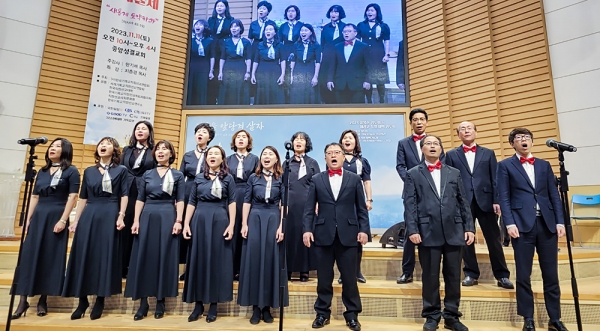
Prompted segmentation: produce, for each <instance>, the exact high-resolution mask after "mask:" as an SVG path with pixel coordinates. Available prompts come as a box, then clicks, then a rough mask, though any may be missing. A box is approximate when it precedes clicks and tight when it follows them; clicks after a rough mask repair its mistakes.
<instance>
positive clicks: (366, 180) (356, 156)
mask: <svg viewBox="0 0 600 331" xmlns="http://www.w3.org/2000/svg"><path fill="white" fill-rule="evenodd" d="M339 143H340V144H341V145H342V147H343V148H344V154H346V157H345V159H344V169H345V170H348V171H351V172H353V173H355V174H357V175H359V176H360V178H361V179H362V181H363V185H364V187H365V195H366V200H367V201H366V203H367V210H371V209H373V193H372V191H371V165H370V164H369V161H368V160H367V159H366V158H364V157H363V156H362V154H361V153H362V150H361V148H360V142H359V140H358V133H356V131H354V130H346V131H344V132H342V135H341V136H340V141H339ZM367 235H368V236H369V241H371V233H370V232H369V233H367ZM358 246H359V247H358V258H357V260H356V261H357V262H358V266H357V268H356V279H357V280H358V281H359V282H361V283H366V282H367V280H366V278H365V276H363V274H362V272H361V270H360V262H361V260H362V252H363V248H362V245H361V244H358ZM338 282H339V283H341V282H342V278H340V279H338Z"/></svg>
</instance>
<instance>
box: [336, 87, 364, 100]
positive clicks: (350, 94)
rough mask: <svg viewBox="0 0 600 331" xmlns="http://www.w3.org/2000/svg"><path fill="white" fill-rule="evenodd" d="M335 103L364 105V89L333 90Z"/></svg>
mask: <svg viewBox="0 0 600 331" xmlns="http://www.w3.org/2000/svg"><path fill="white" fill-rule="evenodd" d="M334 91H335V96H336V99H337V103H365V94H364V89H362V90H356V91H355V90H351V89H349V88H348V87H346V88H344V89H343V90H334Z"/></svg>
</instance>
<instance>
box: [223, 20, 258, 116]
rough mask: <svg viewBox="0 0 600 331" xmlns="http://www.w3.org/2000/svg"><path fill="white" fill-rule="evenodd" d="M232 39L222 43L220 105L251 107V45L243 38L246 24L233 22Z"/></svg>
mask: <svg viewBox="0 0 600 331" xmlns="http://www.w3.org/2000/svg"><path fill="white" fill-rule="evenodd" d="M230 32H231V37H230V38H227V39H224V40H223V42H222V43H221V51H220V54H221V58H220V60H219V62H220V63H219V75H218V80H219V81H220V82H222V85H221V88H220V89H219V93H220V96H219V104H222V105H249V104H250V94H249V93H250V91H249V80H250V70H251V66H252V59H251V53H252V49H251V47H252V46H251V43H250V41H249V40H248V39H246V38H243V37H242V34H243V33H244V24H242V21H240V20H238V19H235V20H233V21H232V22H231V28H230Z"/></svg>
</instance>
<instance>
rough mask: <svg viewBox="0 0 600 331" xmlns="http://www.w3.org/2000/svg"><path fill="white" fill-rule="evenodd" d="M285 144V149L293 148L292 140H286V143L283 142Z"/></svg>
mask: <svg viewBox="0 0 600 331" xmlns="http://www.w3.org/2000/svg"><path fill="white" fill-rule="evenodd" d="M283 144H284V146H285V149H287V150H288V151H291V150H292V142H291V141H289V140H288V141H286V142H285V143H283Z"/></svg>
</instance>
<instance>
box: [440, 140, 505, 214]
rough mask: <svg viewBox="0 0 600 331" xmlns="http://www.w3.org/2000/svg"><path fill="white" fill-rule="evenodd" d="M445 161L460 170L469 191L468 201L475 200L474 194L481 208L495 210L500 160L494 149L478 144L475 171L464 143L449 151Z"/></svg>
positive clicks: (487, 210)
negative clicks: (468, 160) (468, 159)
mask: <svg viewBox="0 0 600 331" xmlns="http://www.w3.org/2000/svg"><path fill="white" fill-rule="evenodd" d="M445 163H446V164H447V165H449V166H451V167H454V168H456V169H458V170H460V175H461V176H462V179H463V184H464V185H465V191H466V192H467V201H469V202H471V201H473V196H475V201H477V204H478V205H479V208H481V210H483V211H485V212H494V207H493V206H492V205H493V204H497V203H498V192H497V190H496V168H497V166H498V161H497V160H496V154H495V153H494V151H492V150H491V149H487V148H485V147H482V146H479V145H477V151H476V152H475V162H474V165H473V172H471V169H470V168H469V163H468V162H467V158H466V157H465V151H464V150H463V145H460V146H459V147H457V148H455V149H453V150H450V151H448V154H447V155H446V161H445Z"/></svg>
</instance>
